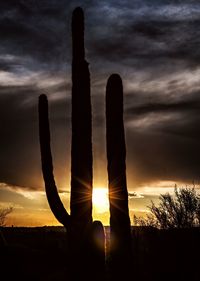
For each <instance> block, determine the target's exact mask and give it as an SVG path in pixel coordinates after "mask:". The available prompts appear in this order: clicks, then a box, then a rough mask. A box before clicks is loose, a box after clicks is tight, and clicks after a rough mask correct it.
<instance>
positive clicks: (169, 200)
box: [134, 187, 200, 229]
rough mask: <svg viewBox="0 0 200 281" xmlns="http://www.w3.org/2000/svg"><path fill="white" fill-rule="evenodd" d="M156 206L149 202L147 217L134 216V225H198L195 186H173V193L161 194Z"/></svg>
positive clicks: (199, 213) (199, 210)
mask: <svg viewBox="0 0 200 281" xmlns="http://www.w3.org/2000/svg"><path fill="white" fill-rule="evenodd" d="M159 199H160V203H159V204H158V206H156V205H155V203H154V202H151V206H149V210H150V212H151V214H150V215H147V218H140V217H136V216H134V222H135V224H136V225H144V226H145V225H146V226H155V227H158V228H163V229H168V228H190V227H195V226H200V196H199V195H198V194H197V193H196V190H195V188H180V189H178V188H177V187H175V188H174V195H170V194H169V193H166V194H161V195H160V197H159Z"/></svg>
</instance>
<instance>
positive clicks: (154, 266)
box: [0, 227, 200, 281]
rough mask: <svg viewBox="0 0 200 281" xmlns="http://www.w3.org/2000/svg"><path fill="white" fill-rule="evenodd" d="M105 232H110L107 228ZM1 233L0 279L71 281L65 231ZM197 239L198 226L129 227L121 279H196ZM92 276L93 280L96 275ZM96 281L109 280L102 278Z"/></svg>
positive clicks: (45, 229)
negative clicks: (127, 261) (125, 273)
mask: <svg viewBox="0 0 200 281" xmlns="http://www.w3.org/2000/svg"><path fill="white" fill-rule="evenodd" d="M105 231H106V233H107V234H109V227H105ZM2 232H3V234H4V236H5V237H6V240H7V242H8V246H6V247H1V245H0V265H1V276H4V277H5V280H9V281H10V280H21V281H25V280H26V281H27V280H31V281H32V280H34V281H35V280H41V281H55V280H58V281H68V280H70V279H69V263H68V261H67V259H66V256H67V240H66V230H65V228H64V227H36V228H20V227H16V228H15V227H11V228H9V227H5V228H2ZM106 237H107V239H109V235H106ZM199 237H200V228H188V229H166V230H165V229H161V230H160V229H156V228H153V227H132V246H133V257H132V260H131V265H130V270H131V273H130V276H129V277H128V278H127V279H125V277H124V278H123V279H120V280H124V281H126V280H134V281H146V280H148V281H155V280H156V281H160V280H162V281H169V280H178V281H188V280H190V281H199V266H198V264H199V260H198V258H197V257H198V253H199V251H200V243H199ZM107 244H109V240H107ZM107 266H108V264H107ZM93 276H94V279H93V280H96V274H95V271H94V274H93ZM3 280H4V279H3ZM80 280H83V279H80ZM101 280H102V281H104V280H107V281H109V280H111V279H110V278H109V276H107V278H102V279H101ZM118 280H119V278H118Z"/></svg>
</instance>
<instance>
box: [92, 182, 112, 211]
mask: <svg viewBox="0 0 200 281" xmlns="http://www.w3.org/2000/svg"><path fill="white" fill-rule="evenodd" d="M92 203H93V206H94V208H95V210H96V211H98V212H99V213H104V212H107V211H108V209H109V202H108V190H107V189H106V188H103V187H97V188H94V189H93V195H92Z"/></svg>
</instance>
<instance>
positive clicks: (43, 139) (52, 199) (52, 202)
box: [39, 95, 70, 226]
mask: <svg viewBox="0 0 200 281" xmlns="http://www.w3.org/2000/svg"><path fill="white" fill-rule="evenodd" d="M39 137H40V150H41V161H42V172H43V178H44V182H45V189H46V195H47V199H48V202H49V206H50V208H51V210H52V212H53V214H54V216H55V217H56V219H57V220H58V221H59V222H60V223H61V224H63V225H64V226H68V224H69V219H70V216H69V214H68V213H67V211H66V210H65V208H64V206H63V204H62V202H61V200H60V197H59V195H58V191H57V188H56V183H55V180H54V175H53V163H52V155H51V147H50V129H49V118H48V101H47V97H46V96H45V95H40V97H39Z"/></svg>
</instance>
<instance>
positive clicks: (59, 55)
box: [0, 0, 200, 190]
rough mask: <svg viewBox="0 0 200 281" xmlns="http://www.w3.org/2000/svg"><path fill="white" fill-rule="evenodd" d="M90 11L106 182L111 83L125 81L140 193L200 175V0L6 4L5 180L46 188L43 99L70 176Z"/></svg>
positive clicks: (130, 158) (2, 22)
mask: <svg viewBox="0 0 200 281" xmlns="http://www.w3.org/2000/svg"><path fill="white" fill-rule="evenodd" d="M76 6H82V7H83V8H84V11H85V45H86V56H87V60H88V62H89V63H90V71H91V83H92V85H91V86H92V104H93V153H94V175H95V177H96V178H95V181H96V182H103V183H106V182H107V176H106V151H105V118H104V115H105V101H104V100H105V87H106V81H107V79H108V77H109V75H110V74H112V73H116V72H117V73H119V74H120V75H121V76H122V79H123V85H124V120H125V130H126V143H127V172H128V173H127V175H128V183H129V188H130V190H133V189H135V188H137V186H139V185H140V184H142V183H146V182H152V181H162V180H163V181H166V180H170V181H185V182H191V181H193V180H194V181H199V179H200V174H199V166H200V152H199V149H198V146H199V142H200V129H199V121H200V117H199V116H200V114H199V113H200V97H199V90H200V81H199V77H200V29H199V26H200V4H198V3H197V1H189V0H188V1H186V0H185V1H181V2H180V1H159V0H153V1H151V3H150V2H149V1H145V0H143V1H138V0H135V1H114V0H113V1H109V3H108V1H67V0H61V1H56V0H50V1H46V0H45V1H39V0H36V1H33V0H28V1H23V0H12V1H6V0H4V1H1V3H0V10H1V13H0V34H1V35H0V36H1V44H0V116H1V118H0V120H1V121H0V132H1V137H0V155H1V158H0V182H3V183H7V184H12V185H18V186H24V187H34V188H38V189H40V188H42V186H43V183H42V177H41V171H40V170H41V164H40V153H39V144H38V112H37V102H38V97H39V95H40V94H42V93H45V94H47V96H48V98H49V104H50V118H51V132H52V150H53V155H54V164H55V173H56V179H57V181H58V184H59V186H61V187H63V188H68V185H69V182H70V180H69V179H70V138H71V135H70V134H71V132H70V128H71V120H70V118H71V117H70V116H71V106H70V104H71V59H72V58H71V27H70V26H71V23H70V21H71V13H72V11H73V9H74V8H75V7H76Z"/></svg>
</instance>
